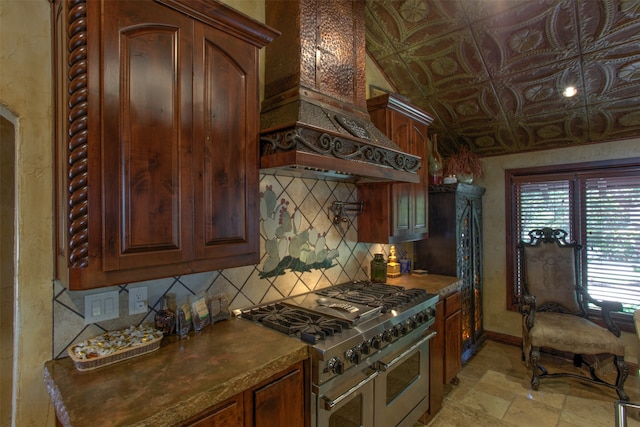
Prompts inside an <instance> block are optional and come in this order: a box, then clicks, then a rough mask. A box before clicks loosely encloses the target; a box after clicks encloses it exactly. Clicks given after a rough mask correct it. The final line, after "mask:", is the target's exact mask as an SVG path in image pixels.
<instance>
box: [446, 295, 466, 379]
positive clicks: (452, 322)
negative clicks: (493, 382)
mask: <svg viewBox="0 0 640 427" xmlns="http://www.w3.org/2000/svg"><path fill="white" fill-rule="evenodd" d="M460 298H461V293H460V292H454V293H453V294H451V295H449V296H448V297H446V298H445V299H444V307H443V309H444V310H443V311H444V334H443V335H444V370H443V374H444V375H443V378H442V380H443V381H442V382H443V384H449V383H450V382H452V381H453V382H455V383H457V382H458V372H460V370H461V369H462V313H461V311H460V307H461V306H460Z"/></svg>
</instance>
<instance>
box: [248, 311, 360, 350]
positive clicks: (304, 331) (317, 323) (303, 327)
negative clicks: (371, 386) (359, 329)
mask: <svg viewBox="0 0 640 427" xmlns="http://www.w3.org/2000/svg"><path fill="white" fill-rule="evenodd" d="M241 316H242V317H244V318H245V319H249V320H253V321H255V322H259V323H262V324H263V325H265V326H268V327H269V328H271V329H275V330H277V331H280V332H282V333H284V334H287V335H296V336H298V337H300V339H302V340H303V341H305V342H307V343H309V344H315V343H316V342H318V341H321V340H324V339H326V338H327V337H329V336H332V335H335V334H338V333H340V332H342V331H343V330H345V329H349V328H350V327H351V326H350V324H349V322H346V321H343V320H340V319H331V318H327V317H324V316H322V315H318V314H313V313H310V312H307V311H304V310H300V309H297V308H294V307H289V306H287V305H284V304H279V303H274V304H267V305H264V306H260V307H256V308H252V309H248V310H245V311H242V312H241Z"/></svg>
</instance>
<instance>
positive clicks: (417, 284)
mask: <svg viewBox="0 0 640 427" xmlns="http://www.w3.org/2000/svg"><path fill="white" fill-rule="evenodd" d="M387 283H388V284H390V285H399V286H404V287H405V288H420V289H424V290H426V291H427V292H429V293H431V294H438V295H440V299H441V300H442V299H443V298H445V297H446V296H448V295H450V294H452V293H454V292H456V291H459V290H460V285H461V281H460V279H459V278H457V277H453V276H441V275H439V274H403V275H402V276H400V277H394V278H392V277H389V278H387Z"/></svg>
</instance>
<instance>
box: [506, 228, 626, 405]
mask: <svg viewBox="0 0 640 427" xmlns="http://www.w3.org/2000/svg"><path fill="white" fill-rule="evenodd" d="M566 236H567V233H566V232H565V231H564V230H559V229H556V230H554V229H551V228H543V229H536V230H532V231H531V232H529V241H528V242H524V241H523V242H521V243H520V244H519V245H518V251H519V255H520V273H521V277H522V296H521V303H520V312H521V313H522V316H523V317H522V356H523V360H524V361H525V364H526V365H527V366H528V367H530V369H531V371H532V377H531V387H532V388H533V389H534V390H538V387H539V385H540V380H541V379H544V378H547V377H571V378H576V379H580V380H585V381H588V382H591V383H593V384H598V385H603V386H606V387H609V388H613V389H615V390H616V392H617V393H618V396H619V398H620V400H624V401H628V400H629V397H628V396H627V394H626V393H625V391H624V382H625V380H626V379H627V376H628V374H629V370H628V368H627V365H626V364H625V362H624V345H623V343H622V340H621V339H620V330H619V329H618V328H617V327H616V325H615V324H614V323H613V322H612V320H611V317H610V314H611V312H616V311H621V310H622V304H620V303H617V302H610V301H597V300H595V299H593V298H591V297H590V296H589V294H588V293H587V291H586V289H584V288H583V287H582V286H581V285H580V274H579V268H578V266H579V262H580V256H579V254H580V250H581V249H582V248H581V246H580V245H579V244H577V243H568V242H567V241H566V240H565V238H566ZM588 303H592V304H595V305H597V306H598V307H600V311H601V313H602V321H603V324H604V325H606V328H603V327H601V326H599V325H597V324H595V323H593V322H591V321H590V320H588V319H587V304H588ZM543 348H545V349H550V350H555V351H557V352H560V353H563V354H566V353H569V354H572V355H573V365H574V366H575V367H576V368H580V367H582V366H583V365H585V366H587V367H588V369H589V374H590V376H587V375H586V373H582V371H581V370H579V369H573V370H572V371H571V372H569V371H567V372H557V373H549V372H548V371H547V369H546V368H544V367H543V366H542V364H541V362H540V350H541V349H543ZM599 355H613V361H614V364H615V367H616V370H617V372H618V374H617V378H616V381H615V384H613V383H609V382H606V381H604V380H602V379H601V378H600V377H598V375H597V373H596V368H595V365H594V363H593V360H596V359H597V357H598V356H599ZM585 356H589V357H585ZM587 359H589V360H590V361H589V362H587Z"/></svg>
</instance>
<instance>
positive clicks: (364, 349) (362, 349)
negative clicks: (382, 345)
mask: <svg viewBox="0 0 640 427" xmlns="http://www.w3.org/2000/svg"><path fill="white" fill-rule="evenodd" d="M360 353H362V354H369V343H368V342H366V341H364V342H363V343H362V344H360Z"/></svg>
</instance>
